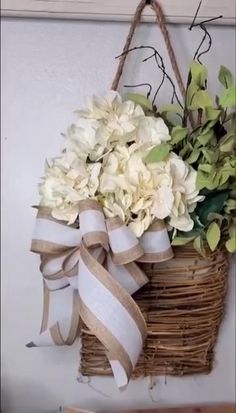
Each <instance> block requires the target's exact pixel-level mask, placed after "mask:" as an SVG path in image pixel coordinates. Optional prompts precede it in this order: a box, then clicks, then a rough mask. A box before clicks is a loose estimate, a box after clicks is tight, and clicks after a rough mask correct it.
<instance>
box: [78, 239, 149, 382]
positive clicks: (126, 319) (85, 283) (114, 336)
mask: <svg viewBox="0 0 236 413" xmlns="http://www.w3.org/2000/svg"><path fill="white" fill-rule="evenodd" d="M78 290H79V296H80V301H81V303H80V315H81V318H82V319H83V321H84V323H85V324H86V325H87V327H88V328H89V329H90V330H91V332H92V333H93V334H94V335H95V336H96V337H97V338H98V339H99V340H100V341H101V342H102V343H103V345H104V346H105V348H106V350H107V355H108V358H109V361H110V364H111V367H112V369H113V372H114V376H115V379H116V381H117V384H118V386H119V387H123V386H125V385H126V384H127V383H128V381H129V378H130V376H131V374H132V371H133V369H134V368H135V365H136V363H137V361H138V358H139V355H140V353H141V351H142V347H143V344H144V341H145V338H146V331H147V330H146V324H145V320H144V318H143V315H142V313H141V311H140V309H139V307H138V306H137V304H136V303H135V302H134V300H133V299H132V297H131V296H130V294H129V293H128V292H127V291H126V290H125V289H124V288H123V287H122V286H121V285H120V284H119V283H118V282H117V281H116V280H114V279H113V277H112V275H111V274H110V273H109V272H108V271H107V270H106V269H105V268H104V267H103V266H102V265H101V264H99V263H98V262H97V261H96V259H95V258H94V257H93V255H92V254H91V253H90V251H89V250H88V249H87V248H86V247H85V245H84V244H83V243H81V247H80V262H79V277H78Z"/></svg>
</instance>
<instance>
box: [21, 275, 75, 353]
mask: <svg viewBox="0 0 236 413" xmlns="http://www.w3.org/2000/svg"><path fill="white" fill-rule="evenodd" d="M78 331H79V297H78V292H77V291H76V290H74V289H73V288H72V287H71V286H67V287H66V288H62V289H60V290H54V291H50V290H49V289H48V287H47V285H46V283H45V282H44V303H43V315H42V324H41V331H40V333H39V335H38V336H37V337H36V338H35V339H34V340H33V341H31V342H30V343H28V344H27V345H26V346H27V347H41V346H54V345H57V346H61V345H71V344H73V342H74V341H75V339H76V337H77V336H78Z"/></svg>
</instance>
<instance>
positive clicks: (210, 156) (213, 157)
mask: <svg viewBox="0 0 236 413" xmlns="http://www.w3.org/2000/svg"><path fill="white" fill-rule="evenodd" d="M201 151H202V153H203V155H204V157H205V158H206V160H207V162H209V163H211V164H212V163H215V162H216V161H217V160H218V157H219V153H218V150H214V151H213V150H211V149H206V148H202V149H201Z"/></svg>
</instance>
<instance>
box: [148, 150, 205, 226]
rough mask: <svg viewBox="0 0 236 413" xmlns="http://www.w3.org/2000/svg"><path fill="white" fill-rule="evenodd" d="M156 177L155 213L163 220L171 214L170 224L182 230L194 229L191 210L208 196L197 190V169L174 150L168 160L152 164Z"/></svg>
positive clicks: (153, 211) (153, 208)
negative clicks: (200, 194)
mask: <svg viewBox="0 0 236 413" xmlns="http://www.w3.org/2000/svg"><path fill="white" fill-rule="evenodd" d="M148 167H149V168H150V169H151V170H152V173H153V179H154V180H155V188H156V190H155V194H154V202H153V207H152V213H153V214H154V215H155V216H156V217H157V218H159V219H164V218H167V217H169V218H170V219H169V224H170V226H172V227H173V228H176V229H178V230H180V231H186V232H187V231H190V230H191V229H192V228H193V225H194V223H193V220H192V219H191V217H190V214H189V213H190V212H192V211H193V209H194V207H195V205H196V203H197V202H199V201H202V200H203V199H204V197H202V196H199V195H198V191H197V190H196V180H197V172H196V171H195V170H194V169H192V168H191V167H190V166H189V165H187V164H186V163H185V162H184V161H183V160H182V159H181V158H180V157H178V156H177V155H175V154H174V153H171V154H170V155H169V157H168V159H167V160H166V161H164V162H159V163H156V164H155V163H154V164H149V165H148Z"/></svg>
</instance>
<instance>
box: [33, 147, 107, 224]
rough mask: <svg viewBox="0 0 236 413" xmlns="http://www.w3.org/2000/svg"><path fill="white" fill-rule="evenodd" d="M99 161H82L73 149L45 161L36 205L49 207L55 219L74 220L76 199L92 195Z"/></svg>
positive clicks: (98, 170)
mask: <svg viewBox="0 0 236 413" xmlns="http://www.w3.org/2000/svg"><path fill="white" fill-rule="evenodd" d="M100 169H101V164H100V163H94V164H86V163H84V162H82V161H81V159H79V158H78V156H77V154H76V153H75V152H66V153H63V154H62V156H60V157H58V158H55V159H53V160H52V162H51V164H46V167H45V177H44V178H43V182H42V183H40V184H39V193H40V195H41V201H40V205H42V206H48V207H50V208H52V210H53V211H52V214H53V216H54V217H55V218H57V219H62V220H65V221H68V223H69V224H71V223H73V222H74V221H75V220H76V217H77V215H78V202H79V201H80V200H82V199H86V198H88V197H94V195H95V192H96V190H97V188H98V185H99V179H98V177H99V174H100Z"/></svg>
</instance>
